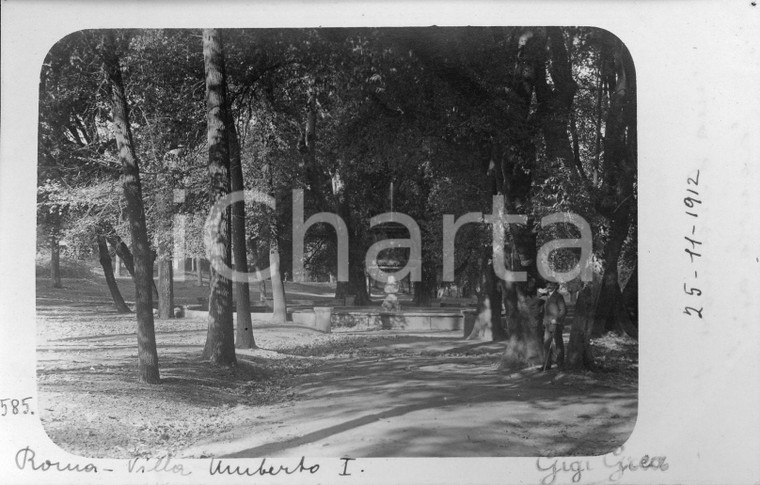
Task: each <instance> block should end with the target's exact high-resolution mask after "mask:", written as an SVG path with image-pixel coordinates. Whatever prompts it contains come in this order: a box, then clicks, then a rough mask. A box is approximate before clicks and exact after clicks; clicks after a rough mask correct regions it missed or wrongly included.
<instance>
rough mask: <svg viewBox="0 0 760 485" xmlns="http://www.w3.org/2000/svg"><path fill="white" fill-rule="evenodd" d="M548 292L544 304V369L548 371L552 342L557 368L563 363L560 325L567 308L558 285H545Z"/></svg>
mask: <svg viewBox="0 0 760 485" xmlns="http://www.w3.org/2000/svg"><path fill="white" fill-rule="evenodd" d="M546 289H547V290H549V296H548V297H547V298H546V303H545V304H544V356H545V357H544V362H545V364H544V368H543V370H549V369H551V367H552V359H551V345H552V340H554V346H555V348H556V349H557V366H562V364H563V363H564V361H565V343H564V342H563V340H562V324H563V323H564V321H565V314H566V313H567V307H566V306H565V298H564V297H563V296H562V295H561V294H560V293H559V291H558V289H559V284H557V283H554V282H550V283H549V284H547V285H546Z"/></svg>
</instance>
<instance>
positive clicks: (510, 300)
mask: <svg viewBox="0 0 760 485" xmlns="http://www.w3.org/2000/svg"><path fill="white" fill-rule="evenodd" d="M516 40H517V39H512V43H513V44H512V47H513V48H515V47H514V43H516V44H517V46H516V52H515V54H514V55H515V61H514V66H513V75H512V78H511V80H510V93H511V95H510V110H509V111H510V112H509V114H510V125H509V126H508V127H507V130H506V131H507V142H508V143H509V147H508V148H507V149H506V150H505V149H501V148H500V147H499V146H498V144H497V145H496V146H495V147H494V148H495V149H494V150H493V157H494V158H493V159H492V164H491V165H492V166H493V167H499V168H500V171H499V170H495V169H494V170H493V172H492V178H493V179H494V186H495V187H496V189H497V190H498V192H499V193H501V194H503V195H504V199H505V207H504V208H503V209H504V210H505V211H506V212H507V213H509V214H530V213H531V212H532V209H531V204H532V202H531V190H532V185H533V167H534V165H535V160H536V148H535V146H534V145H533V128H532V123H531V121H530V107H531V99H532V97H533V93H534V91H535V89H536V83H537V80H539V79H540V78H541V76H543V75H544V70H543V69H544V62H545V54H544V52H545V42H544V41H545V39H544V38H543V37H542V35H541V31H540V29H535V30H534V29H527V30H524V31H522V33H521V35H520V38H519V41H518V42H515V41H516ZM533 226H534V222H533V220H532V219H528V221H527V224H526V225H518V224H510V225H509V227H508V228H507V230H508V231H509V233H510V235H511V239H512V244H511V246H512V248H511V249H512V257H511V258H505V259H509V262H510V264H509V266H510V267H509V269H510V270H512V271H525V272H526V273H527V275H528V281H516V282H506V281H505V282H502V283H501V286H502V291H503V301H504V306H505V309H506V317H507V333H508V334H509V342H508V343H507V347H506V349H505V351H504V355H503V356H502V361H501V365H500V368H502V369H510V370H514V369H520V368H524V367H528V366H532V365H537V364H540V363H541V358H540V357H541V350H540V349H541V345H540V343H539V340H538V336H537V331H536V329H535V328H531V324H532V322H533V318H534V317H533V316H532V315H531V311H530V308H531V305H529V304H528V302H530V301H532V300H533V299H534V298H535V296H536V295H535V292H536V287H537V283H538V282H539V281H541V280H542V279H541V277H540V276H539V274H538V269H537V266H536V259H537V247H536V233H535V231H534V229H533ZM506 252H507V251H506V250H505V253H506ZM529 282H530V285H529V284H528V283H529Z"/></svg>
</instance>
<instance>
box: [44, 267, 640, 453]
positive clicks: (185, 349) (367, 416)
mask: <svg viewBox="0 0 760 485" xmlns="http://www.w3.org/2000/svg"><path fill="white" fill-rule="evenodd" d="M120 286H121V287H122V291H123V293H124V295H125V298H126V299H127V300H128V302H130V300H131V298H132V294H131V291H130V289H131V288H130V287H131V285H130V284H129V280H127V279H122V280H120ZM307 290H308V289H306V290H305V289H304V288H303V287H295V286H292V287H290V288H289V292H290V293H291V294H293V295H296V294H299V293H300V294H306V293H309V291H307ZM206 291H207V290H205V289H204V288H194V284H193V283H192V282H187V283H181V284H180V285H178V288H177V292H178V293H177V295H178V301H179V302H180V303H182V300H183V298H184V299H185V300H187V302H194V301H195V300H196V298H197V295H196V294H194V292H197V293H198V294H202V295H205V292H206ZM314 292H315V294H318V293H324V292H325V291H324V289H323V288H316V289H315V290H314ZM130 303H131V302H130ZM135 325H136V324H135V319H134V315H133V314H130V315H119V314H116V313H115V312H114V310H113V307H112V305H111V302H110V297H109V295H108V290H107V288H106V287H105V284H104V281H103V280H102V277H97V276H96V275H91V276H87V277H85V278H67V279H64V288H62V289H54V288H50V287H49V283H48V281H47V280H46V279H44V278H40V279H38V286H37V334H38V351H37V357H38V385H39V398H40V405H39V408H40V414H41V420H42V423H43V425H44V427H45V429H46V431H47V433H48V434H49V436H50V437H51V439H52V440H53V441H54V442H55V443H56V444H58V445H59V446H60V447H62V448H63V449H65V450H67V451H69V452H72V453H75V454H78V455H82V456H89V457H111V458H132V457H160V456H166V455H172V456H184V457H206V456H217V457H218V456H236V457H255V456H290V455H294V456H295V455H306V456H345V455H350V456H354V457H371V456H408V457H422V456H484V457H488V456H536V455H596V454H602V453H606V452H609V451H611V450H612V449H614V448H615V447H616V446H619V445H620V444H622V443H623V442H624V441H625V440H626V439H627V438H628V436H629V435H630V433H631V431H632V429H633V426H634V422H635V419H636V411H637V387H638V384H637V377H638V367H637V355H638V350H637V347H636V342H635V341H632V340H629V339H625V338H620V337H614V336H606V337H604V338H602V339H599V340H597V341H594V342H593V343H594V350H595V352H596V356H597V359H598V362H599V364H600V369H599V371H597V372H594V373H589V372H585V373H564V372H558V371H552V372H549V373H540V372H537V371H536V370H534V369H527V370H525V371H522V372H519V373H516V374H511V375H510V374H506V373H504V372H503V371H499V370H498V369H497V367H498V363H499V359H500V356H501V353H502V352H503V348H504V344H503V343H492V342H473V341H468V340H464V339H463V338H462V335H461V332H437V333H416V334H412V333H407V332H391V331H372V332H352V331H342V332H334V333H331V334H323V333H319V332H316V331H314V330H311V329H308V328H304V327H296V326H284V325H281V326H274V325H269V324H267V323H266V322H263V321H258V322H255V328H254V335H255V338H256V341H257V344H258V346H259V349H256V350H247V351H238V366H237V368H235V369H227V368H219V367H214V366H212V365H210V364H208V363H206V362H202V361H201V360H200V359H199V356H200V353H201V350H202V347H203V343H204V341H205V333H206V322H205V319H203V318H197V317H196V318H184V319H175V320H170V321H161V320H156V338H157V343H158V352H159V362H160V368H161V378H162V384H161V385H159V386H148V385H145V384H141V383H139V382H138V381H137V378H136V365H137V364H136V362H137V345H136V344H137V342H136V336H135ZM566 338H567V336H566Z"/></svg>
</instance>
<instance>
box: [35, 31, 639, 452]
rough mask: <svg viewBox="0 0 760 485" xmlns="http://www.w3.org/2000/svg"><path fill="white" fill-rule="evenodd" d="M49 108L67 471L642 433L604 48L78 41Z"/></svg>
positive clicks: (422, 41)
mask: <svg viewBox="0 0 760 485" xmlns="http://www.w3.org/2000/svg"><path fill="white" fill-rule="evenodd" d="M39 103H40V104H39V146H38V149H39V159H38V160H39V165H38V171H37V175H38V187H37V188H38V191H37V260H36V301H37V335H38V347H37V359H38V360H37V379H38V386H39V399H40V419H41V421H42V423H43V425H44V427H45V431H46V432H47V433H48V435H49V436H50V438H51V439H52V440H53V441H54V442H55V443H56V444H57V445H58V446H60V447H61V448H63V449H64V450H66V451H69V452H71V453H74V454H78V455H82V456H88V457H110V458H136V457H140V458H157V457H162V456H175V457H209V456H214V457H216V456H219V457H249V458H255V457H261V456H301V455H305V456H344V455H348V456H354V457H446V456H459V457H465V456H467V457H498V456H558V455H570V456H573V455H579V456H586V455H600V454H605V453H609V452H612V451H613V450H615V449H616V448H618V447H620V446H621V445H622V444H623V443H624V442H625V441H626V440H627V439H628V437H629V435H630V434H631V431H632V430H633V426H634V423H635V421H636V414H637V391H638V352H639V348H638V342H637V335H638V332H637V326H638V324H637V313H638V280H637V195H636V179H637V121H636V120H637V117H636V72H635V66H634V60H633V59H632V57H631V55H630V53H629V52H628V50H627V48H626V46H625V45H624V44H623V42H621V40H620V39H618V38H617V37H616V36H615V35H614V34H613V33H611V32H608V31H605V30H602V29H598V28H588V27H543V26H538V27H509V26H505V27H458V28H455V27H445V28H444V27H420V28H304V29H140V30H127V29H104V30H85V31H78V32H75V33H72V34H70V35H69V36H67V37H65V38H63V39H61V40H60V41H59V42H58V43H57V44H55V46H54V47H53V48H52V49H51V50H50V52H49V53H48V54H47V56H46V58H45V61H44V63H43V65H42V67H41V77H40V98H39ZM547 463H548V462H547Z"/></svg>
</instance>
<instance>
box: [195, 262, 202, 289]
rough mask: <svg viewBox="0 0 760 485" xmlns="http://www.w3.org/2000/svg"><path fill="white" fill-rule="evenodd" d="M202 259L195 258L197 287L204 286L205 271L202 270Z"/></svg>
mask: <svg viewBox="0 0 760 485" xmlns="http://www.w3.org/2000/svg"><path fill="white" fill-rule="evenodd" d="M201 261H202V260H201V258H199V257H198V258H195V286H203V270H202V269H201Z"/></svg>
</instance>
